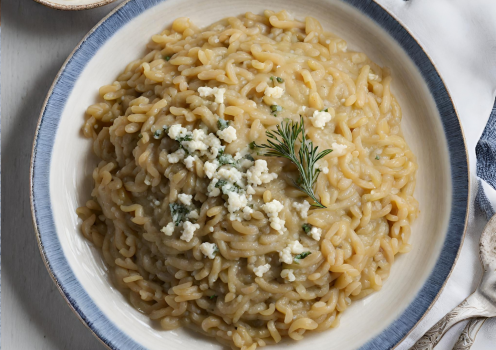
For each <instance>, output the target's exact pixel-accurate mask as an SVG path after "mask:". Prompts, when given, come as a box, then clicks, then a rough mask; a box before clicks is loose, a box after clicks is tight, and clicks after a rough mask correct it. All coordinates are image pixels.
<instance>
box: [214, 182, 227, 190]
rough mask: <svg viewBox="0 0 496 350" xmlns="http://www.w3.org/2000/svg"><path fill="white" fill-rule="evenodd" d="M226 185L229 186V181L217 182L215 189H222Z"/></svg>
mask: <svg viewBox="0 0 496 350" xmlns="http://www.w3.org/2000/svg"><path fill="white" fill-rule="evenodd" d="M225 185H227V181H226V180H219V181H217V183H216V184H215V187H217V188H222V187H224V186H225Z"/></svg>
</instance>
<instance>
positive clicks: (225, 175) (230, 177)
mask: <svg viewBox="0 0 496 350" xmlns="http://www.w3.org/2000/svg"><path fill="white" fill-rule="evenodd" d="M215 177H216V178H217V179H224V180H226V181H229V182H231V183H233V184H234V183H235V184H238V186H241V187H244V184H243V181H242V180H243V173H242V172H240V171H239V170H238V169H236V168H233V167H230V168H227V167H222V168H220V169H219V171H217V172H216V173H215Z"/></svg>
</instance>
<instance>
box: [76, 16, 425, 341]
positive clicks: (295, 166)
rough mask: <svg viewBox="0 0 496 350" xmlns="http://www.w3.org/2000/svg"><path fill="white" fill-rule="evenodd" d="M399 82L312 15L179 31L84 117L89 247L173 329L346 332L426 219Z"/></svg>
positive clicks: (187, 26)
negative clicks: (90, 184) (90, 159)
mask: <svg viewBox="0 0 496 350" xmlns="http://www.w3.org/2000/svg"><path fill="white" fill-rule="evenodd" d="M390 85H391V76H390V72H389V71H388V70H387V69H386V68H382V67H380V66H378V65H377V64H375V63H374V62H372V61H371V60H370V59H369V58H368V57H367V56H366V55H365V54H363V53H360V52H353V51H349V50H348V49H347V44H346V42H345V41H344V40H343V39H341V38H338V37H336V36H334V35H333V34H331V33H327V32H325V31H323V29H322V27H321V25H320V24H319V22H318V21H317V20H315V19H314V18H311V17H307V18H305V20H303V21H300V20H296V19H295V18H293V16H291V15H290V14H289V13H287V12H285V11H281V12H278V13H275V12H273V11H265V12H264V14H263V15H255V14H252V13H247V14H245V15H244V16H241V17H230V18H226V19H223V20H221V21H219V22H217V23H214V24H213V25H211V26H209V27H208V28H205V29H199V28H198V27H196V26H195V25H194V24H193V23H192V21H191V20H190V19H188V18H178V19H176V20H175V21H174V22H173V24H172V28H171V29H166V30H164V31H163V32H162V33H160V34H157V35H154V36H153V37H152V38H151V41H150V43H149V44H148V53H147V54H146V56H145V57H143V58H141V59H138V60H136V61H133V62H131V63H129V65H128V66H127V67H126V68H125V69H124V71H123V72H122V73H121V74H120V75H119V76H118V77H117V79H116V81H115V82H113V83H112V84H110V85H106V86H103V87H101V88H100V96H101V102H99V103H96V104H94V105H92V106H90V107H89V108H88V110H87V118H86V121H85V124H84V127H83V132H84V135H85V136H86V137H88V138H90V139H92V141H93V151H94V153H95V154H96V156H97V157H98V158H99V163H98V166H97V167H96V168H95V170H94V171H93V180H94V183H95V186H94V189H93V191H92V193H91V198H92V199H90V200H89V201H88V202H87V203H86V205H85V206H83V207H81V208H79V209H78V214H79V216H80V217H81V218H82V220H83V223H82V233H83V235H84V236H85V237H86V238H87V239H88V240H90V241H91V242H93V243H94V244H95V245H96V246H97V247H99V248H100V249H101V252H102V256H103V258H104V260H105V262H106V264H107V266H108V270H109V274H110V275H111V277H112V279H113V280H114V283H115V285H116V286H118V287H119V288H120V289H121V290H122V292H123V293H124V294H125V295H126V296H128V297H129V300H130V302H131V303H132V305H134V306H135V307H136V308H137V309H138V310H139V311H141V312H143V313H145V314H146V315H148V316H149V318H150V319H151V320H153V321H156V322H157V323H159V324H160V325H161V326H162V328H163V329H165V330H170V329H174V328H177V327H181V326H184V327H188V328H192V329H194V330H196V331H198V332H200V333H203V334H206V335H208V336H211V337H215V338H216V339H217V340H218V341H219V342H221V343H223V344H225V345H227V346H231V347H232V348H240V349H251V350H253V349H255V348H257V347H259V346H264V345H268V344H274V343H278V342H280V341H281V339H282V338H285V337H290V338H292V339H294V340H300V339H302V338H303V337H304V334H305V333H306V332H307V331H316V332H320V331H324V330H327V329H329V328H333V327H336V326H338V324H339V319H340V315H341V313H342V312H344V311H345V310H346V308H348V307H349V306H350V304H351V303H352V301H353V300H357V299H360V298H363V297H365V296H367V295H369V294H370V293H372V292H374V291H378V290H380V289H381V287H382V284H383V282H384V280H385V279H386V278H387V277H388V275H389V272H390V269H391V266H392V264H393V262H394V259H395V255H397V254H399V253H406V252H408V251H409V250H410V245H409V243H408V241H409V237H410V234H411V228H410V225H411V223H412V221H413V220H414V219H415V218H416V217H417V215H418V204H417V201H416V200H415V199H414V198H413V192H414V188H415V174H416V169H417V164H416V160H415V156H414V155H413V154H412V152H411V151H410V149H409V148H408V145H407V144H406V142H405V140H404V138H403V136H402V133H401V128H400V122H401V108H400V106H399V104H398V102H397V101H396V99H395V98H394V95H393V94H392V92H391V90H390ZM88 195H89V194H88Z"/></svg>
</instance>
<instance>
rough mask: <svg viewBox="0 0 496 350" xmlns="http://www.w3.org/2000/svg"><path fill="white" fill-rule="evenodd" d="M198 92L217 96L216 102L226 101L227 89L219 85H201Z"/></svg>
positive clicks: (201, 94)
mask: <svg viewBox="0 0 496 350" xmlns="http://www.w3.org/2000/svg"><path fill="white" fill-rule="evenodd" d="M218 40H219V39H217V42H218ZM198 93H199V94H200V96H201V97H208V96H215V102H217V103H224V94H225V93H226V89H225V88H217V87H214V88H211V87H208V86H205V87H199V88H198Z"/></svg>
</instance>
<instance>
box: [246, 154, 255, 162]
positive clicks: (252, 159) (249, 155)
mask: <svg viewBox="0 0 496 350" xmlns="http://www.w3.org/2000/svg"><path fill="white" fill-rule="evenodd" d="M245 158H246V159H248V160H251V161H252V162H254V161H255V158H253V157H252V155H251V154H247V155H246V156H245Z"/></svg>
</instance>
